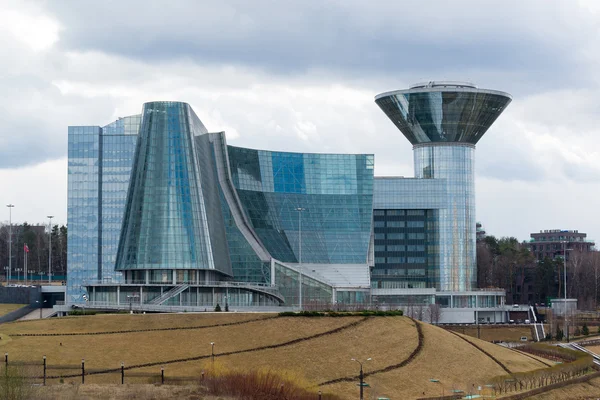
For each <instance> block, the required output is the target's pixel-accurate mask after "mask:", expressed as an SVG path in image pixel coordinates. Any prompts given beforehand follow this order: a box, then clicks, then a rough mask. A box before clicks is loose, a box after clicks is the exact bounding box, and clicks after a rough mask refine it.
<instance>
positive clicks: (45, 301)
mask: <svg viewBox="0 0 600 400" xmlns="http://www.w3.org/2000/svg"><path fill="white" fill-rule="evenodd" d="M35 302H36V303H39V304H40V319H42V307H43V306H44V303H47V302H48V300H44V301H39V300H36V301H35Z"/></svg>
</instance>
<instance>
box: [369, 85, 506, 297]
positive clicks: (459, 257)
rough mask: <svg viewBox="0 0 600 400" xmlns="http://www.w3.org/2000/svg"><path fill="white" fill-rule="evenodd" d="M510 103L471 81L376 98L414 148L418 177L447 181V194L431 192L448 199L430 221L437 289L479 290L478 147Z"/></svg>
mask: <svg viewBox="0 0 600 400" xmlns="http://www.w3.org/2000/svg"><path fill="white" fill-rule="evenodd" d="M511 100H512V98H511V96H510V95H509V94H508V93H504V92H499V91H495V90H487V89H479V88H477V87H476V86H475V85H473V84H471V83H467V82H428V83H420V84H416V85H412V86H411V87H410V88H409V89H407V90H396V91H392V92H386V93H382V94H379V95H377V96H376V97H375V102H376V103H377V105H378V106H379V107H380V108H381V109H382V110H383V112H384V113H385V114H386V115H387V116H388V118H389V119H390V120H391V121H392V122H393V123H394V125H396V127H398V129H400V131H401V132H402V134H404V136H405V137H406V138H407V139H408V140H409V141H410V142H411V143H412V145H413V150H414V168H415V177H416V178H423V179H432V178H433V179H444V180H445V181H446V188H447V190H446V193H431V196H444V197H445V201H444V203H445V208H442V209H439V210H437V211H435V212H434V221H432V223H434V224H436V225H437V229H436V230H435V231H436V232H437V233H438V235H435V236H436V237H434V240H433V243H432V245H433V246H434V248H435V247H437V251H436V250H433V251H434V252H436V253H438V254H439V262H437V263H436V264H438V265H436V266H435V267H434V268H433V269H434V270H433V271H429V274H430V276H432V277H433V278H434V279H433V281H434V282H435V287H436V289H438V290H441V291H468V290H472V289H474V288H475V287H476V286H477V263H476V254H475V226H476V220H475V184H474V166H475V145H476V144H477V142H478V141H479V139H481V137H482V136H483V135H484V134H485V132H486V131H487V130H488V129H489V127H490V126H491V125H492V124H493V123H494V121H495V120H496V118H498V116H499V115H500V114H501V113H502V111H504V109H505V108H506V107H507V106H508V104H509V103H510V102H511ZM406 195H408V196H409V195H410V194H406Z"/></svg>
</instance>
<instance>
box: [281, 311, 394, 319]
mask: <svg viewBox="0 0 600 400" xmlns="http://www.w3.org/2000/svg"><path fill="white" fill-rule="evenodd" d="M402 315H404V313H403V312H402V310H389V311H373V310H362V311H332V310H327V311H324V312H321V311H300V312H293V311H285V312H280V313H279V316H280V317H334V318H335V317H400V316H402Z"/></svg>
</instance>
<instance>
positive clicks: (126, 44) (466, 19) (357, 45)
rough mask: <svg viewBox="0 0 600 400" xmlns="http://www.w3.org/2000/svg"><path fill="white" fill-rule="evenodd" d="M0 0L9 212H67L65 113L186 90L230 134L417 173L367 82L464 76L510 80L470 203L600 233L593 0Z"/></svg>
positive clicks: (0, 125)
mask: <svg viewBox="0 0 600 400" xmlns="http://www.w3.org/2000/svg"><path fill="white" fill-rule="evenodd" d="M597 3H598V4H597ZM0 9H1V10H2V13H1V14H0V15H1V16H0V18H1V19H2V23H0V54H1V56H2V57H1V59H2V62H0V94H1V95H0V202H1V204H3V205H4V204H8V203H13V204H15V208H13V222H23V221H27V222H30V223H35V222H44V221H47V219H46V216H47V215H49V214H51V215H55V216H56V217H55V221H56V222H59V223H66V214H67V201H66V199H67V159H66V157H67V126H69V125H106V124H108V123H109V122H111V121H112V120H114V119H116V118H117V117H120V116H126V115H131V114H137V113H139V112H140V111H141V105H142V103H144V102H147V101H152V100H176V101H185V102H188V103H190V104H191V106H192V107H193V108H194V110H195V111H196V114H198V116H199V117H200V119H202V121H203V122H204V124H205V125H206V126H207V128H208V129H209V130H211V131H221V130H224V131H226V133H227V139H228V142H229V144H233V145H238V146H245V147H252V148H262V149H269V150H285V151H306V152H340V153H373V154H375V165H376V168H375V174H376V175H388V176H389V175H402V176H413V159H412V148H411V145H410V144H409V142H408V141H407V140H406V139H405V138H404V137H403V136H402V135H401V134H400V132H399V131H397V129H396V128H395V127H394V125H393V124H392V123H391V122H390V121H389V120H388V119H387V117H386V116H385V115H384V114H383V112H381V111H380V110H379V108H378V107H377V106H376V104H375V103H374V101H373V98H374V96H375V95H376V94H378V93H380V92H384V91H389V90H394V89H402V88H406V87H408V86H409V85H410V84H411V83H415V82H420V81H429V80H466V81H470V82H474V83H476V84H477V85H478V86H479V87H481V88H488V89H496V90H501V91H505V92H508V93H511V94H512V95H513V102H512V103H511V104H510V106H509V107H508V109H507V110H506V111H505V113H504V114H503V115H502V116H501V117H500V118H499V119H498V120H497V121H496V123H495V124H494V125H493V127H492V128H491V129H490V130H489V131H488V132H487V134H486V135H485V137H484V138H483V139H482V140H481V141H480V142H479V144H478V145H477V151H476V157H477V161H476V193H477V195H476V196H477V219H478V220H479V221H481V222H482V223H483V224H484V226H485V228H486V230H487V231H488V233H490V234H494V235H496V236H516V237H517V238H519V239H521V240H523V239H526V238H528V237H529V233H530V232H536V231H539V230H540V229H578V230H579V231H583V232H587V233H588V237H590V238H592V239H593V238H600V236H598V234H599V233H600V215H599V214H598V212H597V204H598V201H597V197H598V195H599V194H600V187H599V183H600V160H599V159H598V148H599V147H598V146H599V145H600V136H599V135H598V131H599V129H600V128H599V127H598V126H599V125H600V112H599V105H600V90H599V86H600V79H599V78H600V52H599V51H598V43H599V39H600V2H595V1H594V0H589V1H576V0H564V1H552V0H539V1H533V0H532V1H523V0H516V1H510V0H500V1H486V2H482V1H480V0H473V1H466V0H465V1H461V0H453V1H447V0H441V1H418V2H417V1H408V0H406V1H403V0H396V1H370V2H367V1H352V0H331V1H326V0H318V1H317V0H315V1H311V0H305V1H293V2H292V1H285V0H272V1H266V0H265V1H262V0H253V1H246V0H240V1H223V0H217V1H200V0H190V1H183V0H179V1H178V0H172V1H162V0H161V1H152V0H143V1H133V0H127V1H124V0H120V1H106V0H105V1H94V2H92V1H79V0H73V1H66V0H63V1H52V2H51V1H40V2H35V1H9V0H0ZM0 221H8V209H7V208H4V211H3V212H2V213H1V214H0ZM599 240H600V239H599Z"/></svg>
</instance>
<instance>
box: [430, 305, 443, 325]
mask: <svg viewBox="0 0 600 400" xmlns="http://www.w3.org/2000/svg"><path fill="white" fill-rule="evenodd" d="M427 311H428V313H429V321H430V322H431V323H432V324H435V325H437V324H439V322H440V318H441V317H442V307H441V306H440V305H439V304H430V305H429V307H428V310H427Z"/></svg>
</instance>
